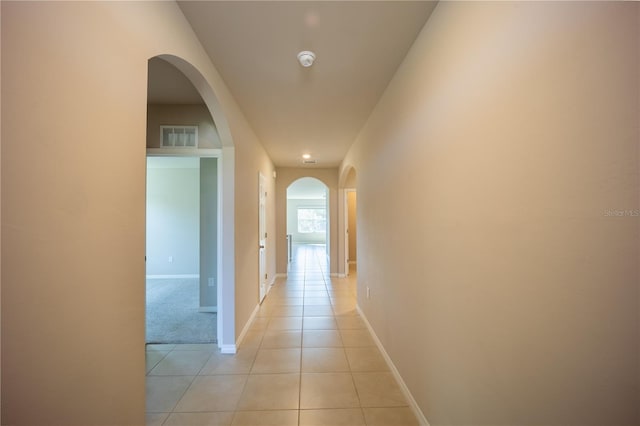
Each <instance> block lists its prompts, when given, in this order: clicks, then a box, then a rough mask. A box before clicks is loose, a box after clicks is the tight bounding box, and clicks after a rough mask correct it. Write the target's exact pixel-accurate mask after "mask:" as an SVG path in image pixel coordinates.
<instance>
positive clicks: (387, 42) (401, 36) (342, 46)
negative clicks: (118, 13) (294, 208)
mask: <svg viewBox="0 0 640 426" xmlns="http://www.w3.org/2000/svg"><path fill="white" fill-rule="evenodd" d="M179 5H180V8H181V9H182V11H183V13H184V14H185V16H186V18H187V20H188V21H189V23H190V24H191V26H192V27H193V29H194V31H195V33H196V34H197V36H198V37H199V39H200V41H201V43H202V44H203V46H204V48H205V50H206V51H207V53H208V54H209V56H210V57H211V60H212V62H213V63H214V65H215V66H216V68H217V69H218V71H219V72H220V74H221V75H222V77H223V79H224V80H225V82H226V84H227V86H228V87H229V89H230V90H231V92H232V93H233V95H234V97H235V98H236V100H237V101H238V103H239V105H240V107H241V108H242V110H243V111H244V113H245V115H246V116H247V119H248V121H249V123H250V124H251V126H252V127H253V129H254V131H255V132H256V134H257V135H258V137H259V138H260V141H261V142H262V143H263V145H264V147H265V149H266V150H267V152H268V153H269V155H270V157H271V159H272V160H273V162H274V163H275V165H276V166H281V167H300V166H302V163H301V155H302V154H303V153H310V154H311V155H312V157H313V159H315V160H317V164H316V166H315V167H335V166H337V165H339V164H340V162H341V161H342V159H343V157H344V155H345V154H346V152H347V150H348V148H349V146H350V145H351V144H352V143H353V141H354V139H355V137H356V136H357V134H358V132H359V130H360V129H361V128H362V126H363V125H364V123H365V121H366V119H367V118H368V117H369V115H370V113H371V111H372V109H373V107H374V106H375V104H376V103H377V101H378V99H379V97H380V96H381V94H382V93H383V91H384V89H385V88H386V86H387V84H388V83H389V81H390V79H391V77H392V76H393V74H394V73H395V71H396V69H397V67H398V66H399V64H400V62H401V61H402V59H403V58H404V56H405V55H406V53H407V51H408V49H409V48H410V46H411V44H412V43H413V41H414V40H415V38H416V36H417V34H418V33H419V31H420V30H421V29H422V27H423V26H424V23H425V22H426V20H427V19H428V17H429V15H430V13H431V11H432V10H433V8H434V7H435V2H427V1H371V2H370V1H180V2H179ZM301 50H312V51H314V52H315V53H316V55H317V59H316V63H315V64H314V66H313V67H311V68H302V67H301V66H300V65H299V64H298V62H297V59H296V55H297V53H298V52H299V51H301ZM162 62H163V61H162ZM165 64H166V63H165ZM151 65H153V66H155V67H156V68H158V70H159V71H160V72H163V73H164V74H163V76H162V77H161V78H158V79H156V78H154V81H155V80H157V84H156V82H154V81H152V80H151V78H150V93H151V92H153V93H152V94H150V102H151V101H154V102H156V103H168V102H170V99H171V97H172V96H176V97H177V99H179V103H194V102H193V99H192V96H191V95H192V94H191V95H186V93H187V92H188V91H187V90H186V89H184V90H181V89H178V90H177V93H176V90H175V88H174V90H172V91H173V94H171V93H165V92H168V91H167V90H164V89H163V87H164V86H163V83H162V81H163V80H164V79H165V78H175V76H173V77H171V76H170V75H169V71H168V70H167V69H164V68H165V67H164V66H163V65H164V64H151ZM167 65H168V64H167ZM168 87H170V88H172V87H173V86H171V85H169V86H168ZM185 98H186V99H185ZM305 167H308V166H305Z"/></svg>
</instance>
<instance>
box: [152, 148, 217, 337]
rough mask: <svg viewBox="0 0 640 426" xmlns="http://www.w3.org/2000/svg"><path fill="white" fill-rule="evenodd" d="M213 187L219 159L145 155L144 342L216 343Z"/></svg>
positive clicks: (215, 231) (215, 229) (215, 185)
mask: <svg viewBox="0 0 640 426" xmlns="http://www.w3.org/2000/svg"><path fill="white" fill-rule="evenodd" d="M217 186H218V185H217V158H199V157H170V156H163V157H148V158H147V215H146V219H147V220H146V223H147V225H146V230H147V232H146V234H147V240H146V247H147V250H146V259H147V262H146V342H147V343H214V342H216V330H217V315H216V311H217V294H216V287H215V282H216V279H215V277H216V275H217V262H216V259H217V244H218V242H217V196H218V194H217V193H218V191H217ZM202 277H204V279H202Z"/></svg>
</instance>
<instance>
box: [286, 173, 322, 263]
mask: <svg viewBox="0 0 640 426" xmlns="http://www.w3.org/2000/svg"><path fill="white" fill-rule="evenodd" d="M330 211H331V210H330V204H329V188H328V187H327V185H325V184H324V183H322V182H321V181H320V180H318V179H316V178H312V177H303V178H300V179H297V180H296V181H294V182H292V183H291V184H290V185H289V186H288V187H287V203H286V216H287V221H286V224H287V226H286V229H287V260H288V267H287V274H288V275H289V276H293V275H295V274H299V273H300V271H306V272H307V273H309V272H310V271H311V272H314V273H316V274H317V275H322V276H328V275H329V270H330V268H329V266H330V255H329V247H330V232H329V229H330V214H329V213H330Z"/></svg>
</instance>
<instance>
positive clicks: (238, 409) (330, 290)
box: [147, 245, 418, 426]
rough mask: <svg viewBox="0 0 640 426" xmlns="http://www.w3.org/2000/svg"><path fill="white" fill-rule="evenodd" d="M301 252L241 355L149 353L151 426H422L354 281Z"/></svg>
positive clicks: (192, 350) (319, 254) (196, 349)
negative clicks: (360, 307) (363, 314)
mask: <svg viewBox="0 0 640 426" xmlns="http://www.w3.org/2000/svg"><path fill="white" fill-rule="evenodd" d="M323 259H326V256H325V252H324V247H323V246H305V245H300V246H297V247H295V255H294V262H292V263H291V267H290V271H289V274H288V278H287V279H286V280H281V281H278V282H277V283H276V284H275V285H274V286H273V287H272V289H271V291H270V292H269V294H268V296H267V297H266V299H265V300H264V302H263V303H262V305H261V307H260V311H259V313H258V316H257V317H256V320H255V321H254V323H253V324H252V326H251V329H250V330H249V332H248V333H247V335H246V337H245V339H244V341H243V342H242V344H241V345H240V348H239V349H238V353H237V354H235V355H223V354H220V353H219V352H218V348H217V347H216V346H215V345H149V346H148V347H147V425H180V426H189V425H247V426H260V425H273V426H287V425H305V426H306V425H308V426H312V425H313V426H315V425H330V426H338V425H348V426H357V425H388V426H391V425H393V426H401V425H417V424H418V422H417V420H416V418H415V416H414V415H413V413H412V412H411V410H410V408H409V407H408V405H407V402H406V400H405V398H404V396H403V394H402V392H401V390H400V387H399V386H398V384H397V383H396V381H395V379H394V377H393V375H392V374H391V372H390V371H389V368H388V367H387V365H386V363H385V361H384V358H383V357H382V355H381V354H380V351H379V350H378V348H377V347H376V346H375V343H374V341H373V339H372V338H371V335H370V334H369V332H368V330H367V329H366V326H365V324H364V322H363V321H362V319H361V318H360V316H359V314H358V312H357V311H356V309H355V306H356V298H355V291H356V288H355V285H356V284H355V283H356V281H355V274H352V275H351V276H350V278H349V279H335V278H329V276H328V274H327V271H326V260H323Z"/></svg>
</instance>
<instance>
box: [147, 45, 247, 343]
mask: <svg viewBox="0 0 640 426" xmlns="http://www.w3.org/2000/svg"><path fill="white" fill-rule="evenodd" d="M153 58H159V59H163V60H164V61H166V62H168V63H170V64H171V65H173V66H174V67H175V68H177V69H178V70H179V71H180V72H182V73H183V74H184V75H185V76H186V78H187V79H188V80H189V81H190V82H191V83H192V84H193V87H194V88H195V89H196V90H197V92H198V93H199V94H200V96H201V97H202V100H203V101H204V103H205V105H206V107H207V109H208V110H209V112H210V114H211V117H212V119H213V121H214V123H215V127H216V129H217V132H218V135H219V138H220V143H221V149H220V152H219V154H218V161H219V165H218V191H219V194H220V196H219V197H218V200H219V205H218V224H217V232H218V246H217V265H218V268H217V276H216V277H215V278H216V282H217V316H218V318H217V328H218V330H217V339H218V347H219V348H220V349H221V351H222V352H235V240H234V231H235V221H234V188H235V185H234V176H235V173H234V167H235V165H234V164H235V161H234V156H235V153H234V144H233V139H232V137H231V131H230V128H229V124H228V122H227V119H226V116H225V114H224V112H223V111H222V108H221V105H220V103H219V101H218V98H217V96H216V94H215V92H214V90H213V88H212V87H211V86H210V84H209V83H208V82H207V80H206V79H205V78H204V76H203V75H202V74H201V73H200V71H198V70H197V69H196V68H195V67H194V66H193V65H191V64H190V63H189V62H187V61H185V60H184V59H182V58H180V57H178V56H175V55H169V54H163V55H157V56H154V57H153ZM153 58H150V59H153Z"/></svg>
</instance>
